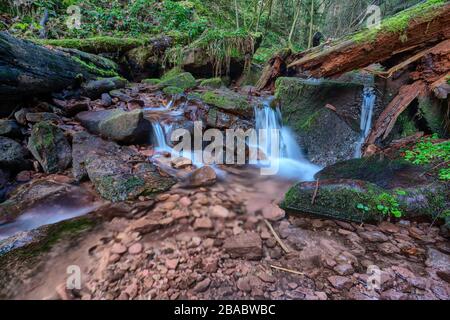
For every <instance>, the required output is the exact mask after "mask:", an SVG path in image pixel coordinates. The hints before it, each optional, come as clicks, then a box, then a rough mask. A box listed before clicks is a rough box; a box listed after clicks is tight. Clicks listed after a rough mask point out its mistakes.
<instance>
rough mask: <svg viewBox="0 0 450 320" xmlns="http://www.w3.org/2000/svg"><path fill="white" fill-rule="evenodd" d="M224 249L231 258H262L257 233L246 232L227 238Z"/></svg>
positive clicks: (260, 243)
mask: <svg viewBox="0 0 450 320" xmlns="http://www.w3.org/2000/svg"><path fill="white" fill-rule="evenodd" d="M224 249H225V251H226V252H227V253H229V254H230V255H231V257H233V258H245V259H248V260H260V259H261V258H262V240H261V238H260V236H259V235H258V234H257V233H254V232H247V233H242V234H239V235H237V236H235V237H231V238H227V239H226V240H225V243H224Z"/></svg>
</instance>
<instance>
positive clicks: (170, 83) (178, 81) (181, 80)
mask: <svg viewBox="0 0 450 320" xmlns="http://www.w3.org/2000/svg"><path fill="white" fill-rule="evenodd" d="M159 86H160V87H162V88H165V87H178V88H181V89H183V90H187V89H192V88H194V87H195V86H196V81H195V78H194V77H193V76H192V74H190V73H189V72H182V73H180V74H177V75H174V76H172V77H168V78H163V79H162V80H161V82H160V83H159Z"/></svg>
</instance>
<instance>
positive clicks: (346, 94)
mask: <svg viewBox="0 0 450 320" xmlns="http://www.w3.org/2000/svg"><path fill="white" fill-rule="evenodd" d="M363 88H364V86H363V85H361V84H359V83H352V82H343V81H336V80H305V79H299V78H279V79H278V80H277V82H276V93H275V96H276V99H277V101H278V102H279V103H280V105H281V108H282V110H283V118H284V119H286V124H287V125H288V126H290V127H291V128H292V129H293V130H294V131H295V133H296V134H297V137H298V142H299V143H300V145H301V146H302V147H303V148H304V151H305V153H306V155H307V156H308V158H309V159H310V160H311V161H312V162H313V163H316V164H320V165H329V164H332V163H336V162H338V161H342V160H347V159H352V158H353V157H354V154H355V147H356V142H357V141H358V138H359V136H360V128H359V126H360V113H361V112H360V111H361V105H362V99H363V95H362V93H363ZM326 105H332V106H333V107H334V108H335V109H336V110H335V111H334V110H331V109H329V108H326V107H325V106H326Z"/></svg>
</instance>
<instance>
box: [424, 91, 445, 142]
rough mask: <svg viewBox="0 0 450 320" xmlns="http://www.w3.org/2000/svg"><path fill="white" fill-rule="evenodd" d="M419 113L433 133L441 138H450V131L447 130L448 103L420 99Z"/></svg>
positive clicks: (427, 98)
mask: <svg viewBox="0 0 450 320" xmlns="http://www.w3.org/2000/svg"><path fill="white" fill-rule="evenodd" d="M418 100H419V105H418V111H419V114H420V115H421V117H422V119H423V120H424V121H425V123H426V126H427V127H428V128H429V129H430V131H431V132H433V133H437V134H438V135H439V136H440V137H449V136H450V129H449V128H447V129H446V124H447V123H446V121H447V122H449V120H448V119H447V120H446V117H447V115H446V114H445V110H446V104H447V102H446V101H442V100H439V99H436V98H433V97H419V99H418Z"/></svg>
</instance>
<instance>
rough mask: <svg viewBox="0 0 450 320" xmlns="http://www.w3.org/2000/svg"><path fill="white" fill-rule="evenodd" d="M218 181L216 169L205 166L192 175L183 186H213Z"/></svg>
mask: <svg viewBox="0 0 450 320" xmlns="http://www.w3.org/2000/svg"><path fill="white" fill-rule="evenodd" d="M216 180H217V174H216V172H215V171H214V169H213V168H211V167H210V166H204V167H201V168H199V169H197V170H195V171H194V172H192V173H190V174H189V175H188V176H187V178H186V180H185V181H184V182H183V186H185V187H188V188H199V187H205V186H211V185H213V184H215V183H216Z"/></svg>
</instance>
